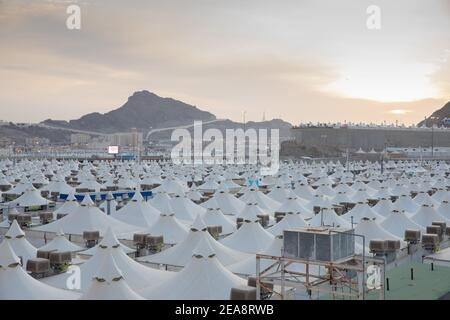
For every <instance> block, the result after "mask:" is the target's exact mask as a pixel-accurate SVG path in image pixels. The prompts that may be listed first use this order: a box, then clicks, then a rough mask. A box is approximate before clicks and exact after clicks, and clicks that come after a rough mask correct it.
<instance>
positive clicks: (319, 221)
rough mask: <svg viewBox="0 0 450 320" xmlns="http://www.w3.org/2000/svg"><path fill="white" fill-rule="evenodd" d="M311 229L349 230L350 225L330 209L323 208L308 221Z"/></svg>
mask: <svg viewBox="0 0 450 320" xmlns="http://www.w3.org/2000/svg"><path fill="white" fill-rule="evenodd" d="M308 223H309V225H310V226H311V227H320V226H335V227H341V228H351V224H350V223H349V222H347V220H345V219H343V218H342V217H340V216H338V215H337V214H336V211H334V209H331V208H323V209H321V211H320V212H319V213H318V214H316V215H315V216H314V218H312V219H311V220H309V221H308Z"/></svg>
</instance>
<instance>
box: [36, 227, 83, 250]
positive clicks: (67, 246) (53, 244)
mask: <svg viewBox="0 0 450 320" xmlns="http://www.w3.org/2000/svg"><path fill="white" fill-rule="evenodd" d="M39 250H44V251H54V250H56V251H60V252H65V251H70V252H78V251H82V250H84V248H82V247H80V246H77V245H76V244H74V243H72V242H70V241H69V240H68V239H67V238H66V237H65V236H64V233H63V232H62V231H60V232H58V233H57V234H56V236H55V237H54V238H53V239H52V240H51V241H50V242H49V243H47V244H45V245H43V246H42V247H40V248H39Z"/></svg>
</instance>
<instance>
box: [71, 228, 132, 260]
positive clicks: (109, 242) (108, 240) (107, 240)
mask: <svg viewBox="0 0 450 320" xmlns="http://www.w3.org/2000/svg"><path fill="white" fill-rule="evenodd" d="M114 246H118V247H119V248H120V249H122V251H123V252H125V253H126V254H129V253H132V252H135V251H136V250H133V249H130V248H128V247H127V246H126V245H124V244H123V243H121V242H120V241H119V240H118V239H117V237H116V235H115V234H114V232H113V231H112V229H111V228H110V227H109V228H108V229H107V230H106V232H105V236H104V237H103V239H102V240H101V241H100V243H99V244H97V245H95V246H94V247H92V248H89V249H87V250H84V251H82V252H80V254H82V255H86V256H93V255H95V253H96V252H97V250H98V249H99V248H101V247H106V248H108V247H114Z"/></svg>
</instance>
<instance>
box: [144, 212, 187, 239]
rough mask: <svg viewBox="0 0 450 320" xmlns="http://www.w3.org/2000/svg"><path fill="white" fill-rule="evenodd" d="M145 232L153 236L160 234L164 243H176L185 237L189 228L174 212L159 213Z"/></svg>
mask: <svg viewBox="0 0 450 320" xmlns="http://www.w3.org/2000/svg"><path fill="white" fill-rule="evenodd" d="M145 232H146V233H149V234H151V235H153V236H161V235H162V236H163V237H164V243H166V244H176V243H179V242H181V241H183V240H184V239H185V238H186V237H187V235H188V233H189V230H188V228H187V227H186V226H185V225H184V224H183V223H181V222H180V221H179V220H178V219H177V218H176V217H175V215H174V214H164V213H161V215H160V216H159V218H158V220H157V221H156V222H155V224H154V225H152V226H151V227H149V228H147V229H146V230H145Z"/></svg>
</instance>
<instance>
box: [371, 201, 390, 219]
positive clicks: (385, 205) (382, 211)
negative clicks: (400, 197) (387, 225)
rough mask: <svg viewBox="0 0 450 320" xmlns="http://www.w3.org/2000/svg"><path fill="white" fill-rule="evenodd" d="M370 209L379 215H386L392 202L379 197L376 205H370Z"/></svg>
mask: <svg viewBox="0 0 450 320" xmlns="http://www.w3.org/2000/svg"><path fill="white" fill-rule="evenodd" d="M372 210H373V211H375V212H376V213H378V214H379V215H381V216H383V217H386V216H388V215H389V213H390V212H392V210H393V204H392V202H391V200H389V199H381V200H380V201H378V202H377V204H376V205H374V206H373V207H372Z"/></svg>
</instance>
